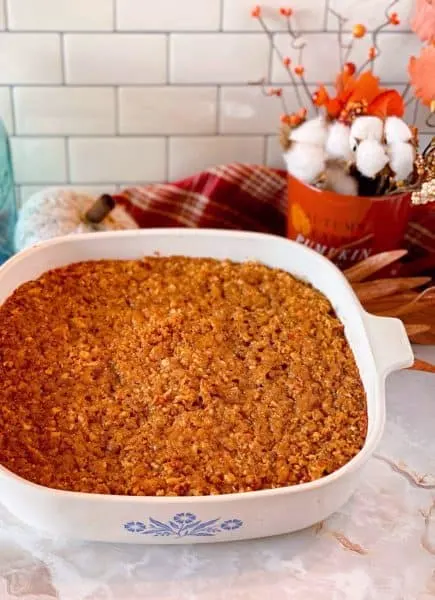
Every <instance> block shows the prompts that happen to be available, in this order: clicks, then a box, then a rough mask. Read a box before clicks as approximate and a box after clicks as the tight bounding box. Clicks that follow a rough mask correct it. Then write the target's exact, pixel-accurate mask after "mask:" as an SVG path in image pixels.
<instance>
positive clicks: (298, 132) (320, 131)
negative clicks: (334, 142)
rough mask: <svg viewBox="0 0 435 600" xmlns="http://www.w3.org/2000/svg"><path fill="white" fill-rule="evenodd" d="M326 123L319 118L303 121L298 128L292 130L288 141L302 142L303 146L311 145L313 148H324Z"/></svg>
mask: <svg viewBox="0 0 435 600" xmlns="http://www.w3.org/2000/svg"><path fill="white" fill-rule="evenodd" d="M326 134H327V130H326V123H325V121H324V120H323V119H322V118H321V117H318V118H317V119H310V120H309V121H305V122H304V123H302V125H299V127H296V128H295V129H293V130H292V131H291V133H290V136H289V139H290V140H291V141H292V142H303V143H304V144H313V145H314V146H324V144H325V140H326Z"/></svg>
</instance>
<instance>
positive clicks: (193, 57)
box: [170, 33, 269, 84]
mask: <svg viewBox="0 0 435 600" xmlns="http://www.w3.org/2000/svg"><path fill="white" fill-rule="evenodd" d="M170 48H171V51H170V74H171V75H170V80H171V83H175V84H176V83H204V84H208V83H211V84H214V83H243V82H249V81H256V80H258V79H260V78H261V77H263V76H264V75H265V74H266V71H267V64H268V58H269V44H268V41H267V38H266V36H264V35H262V34H261V33H260V34H246V35H239V34H231V33H228V34H219V33H197V34H173V35H172V36H171V44H170Z"/></svg>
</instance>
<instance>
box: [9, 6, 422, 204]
mask: <svg viewBox="0 0 435 600" xmlns="http://www.w3.org/2000/svg"><path fill="white" fill-rule="evenodd" d="M390 2H391V0H309V1H307V0H291V1H289V2H285V1H284V2H283V1H282V0H265V2H264V3H259V4H260V6H261V11H262V16H263V18H264V20H265V22H266V23H267V25H268V27H269V28H270V30H271V31H272V32H274V33H273V35H274V38H273V39H274V41H275V42H276V45H277V47H278V48H279V50H280V52H281V54H282V56H290V58H291V59H292V60H293V64H292V66H293V67H294V66H295V65H296V64H298V62H299V57H298V51H297V49H294V48H292V46H291V39H290V37H289V34H288V31H287V30H286V27H287V23H286V20H285V18H283V17H282V16H281V15H280V12H279V9H280V8H281V7H282V6H284V7H290V8H292V10H293V16H292V19H291V24H292V27H293V28H294V29H295V31H296V32H300V33H301V38H300V40H299V42H306V44H307V46H306V48H305V50H304V54H303V59H302V63H303V65H304V67H305V79H306V81H307V82H308V84H309V93H311V92H312V91H313V88H314V87H315V86H317V85H318V84H319V83H331V82H333V81H334V80H335V77H336V74H337V72H338V70H339V60H338V47H337V43H338V40H337V21H336V18H335V17H334V16H333V15H332V14H331V13H330V12H327V7H329V8H332V9H333V10H336V11H338V12H339V13H341V14H343V16H345V17H347V19H348V21H347V23H346V26H345V29H346V30H347V31H350V29H351V27H352V25H354V24H355V23H357V22H361V23H364V24H365V25H366V26H367V27H368V28H369V29H373V28H374V27H376V26H377V25H379V23H380V22H381V21H382V20H383V19H384V10H385V9H386V8H387V7H389V5H390ZM255 4H256V2H255V1H254V0H160V1H159V2H152V1H151V0H92V1H89V0H74V1H71V0H0V118H2V119H3V121H4V123H5V124H6V127H7V129H8V131H9V132H10V133H11V134H12V136H15V137H13V138H12V152H13V161H14V166H15V171H16V178H17V183H18V188H19V191H20V195H21V196H22V199H23V200H25V199H26V198H27V197H28V196H29V195H30V194H32V193H34V192H35V191H37V190H38V189H41V187H42V186H47V185H50V184H51V185H54V186H56V187H58V186H59V185H62V186H65V187H68V186H73V187H75V188H79V189H83V190H84V191H88V192H90V193H93V191H95V193H96V194H97V193H101V192H103V191H105V190H107V189H109V191H110V190H112V189H113V188H114V187H115V186H118V185H119V184H120V182H122V184H123V185H131V184H132V183H134V184H136V183H139V182H144V183H146V182H158V181H163V180H165V179H166V178H169V179H171V180H174V179H178V178H180V177H184V176H188V175H192V174H193V173H195V172H197V171H199V170H201V169H203V168H207V167H208V166H210V165H213V164H217V163H223V162H230V161H242V162H254V163H262V162H263V161H266V163H267V164H268V165H270V166H273V167H282V166H283V161H282V150H281V147H280V145H279V142H278V130H279V127H280V115H281V114H282V113H283V112H285V111H286V110H288V111H289V112H291V111H293V110H295V109H298V108H299V106H300V104H301V103H300V102H299V101H298V100H297V98H296V95H295V92H294V89H293V87H292V85H291V80H290V78H289V76H288V73H287V72H286V70H285V69H284V68H283V66H282V64H281V60H280V59H279V58H278V57H277V56H276V54H275V52H271V48H270V40H269V39H268V37H267V35H266V34H265V33H264V32H263V31H262V29H261V24H260V23H259V22H258V20H256V19H254V18H252V16H251V11H252V8H253V6H254V5H255ZM414 4H415V0H398V2H397V4H395V5H394V6H393V7H390V8H389V9H388V10H389V11H390V12H391V11H395V12H397V13H398V14H399V16H400V19H401V24H400V26H399V27H392V26H391V27H389V28H388V30H387V32H386V33H381V35H380V36H379V46H380V50H381V54H380V56H379V58H378V60H377V61H376V66H375V73H376V74H377V75H379V76H380V78H381V84H382V85H384V86H393V87H397V88H398V89H400V90H401V89H403V87H404V84H405V83H406V81H407V79H408V75H407V64H408V60H409V56H410V54H414V55H416V54H418V53H419V48H420V43H419V41H418V39H417V37H416V36H414V35H413V34H410V33H407V32H408V31H409V29H410V25H409V18H410V14H411V12H412V9H413V5H414ZM5 5H7V6H5ZM6 8H7V9H8V10H6ZM325 26H326V27H327V30H326V31H324V27H325ZM6 28H7V30H8V31H5V29H6ZM50 32H51V33H50ZM350 39H351V36H350V33H346V34H345V39H344V41H345V42H347V41H349V40H350ZM299 42H298V43H297V44H296V45H298V44H299ZM370 45H372V39H371V35H370V34H367V35H366V36H365V37H364V38H363V39H361V40H355V41H354V46H353V50H352V53H351V54H350V56H349V60H350V61H352V62H355V64H356V65H357V66H359V65H361V64H362V63H364V62H365V60H366V58H367V53H368V48H369V46H370ZM269 59H271V60H269ZM269 66H270V67H271V70H272V73H271V75H272V81H273V82H274V83H273V84H272V86H273V87H277V86H280V87H281V86H282V87H283V88H284V92H283V94H284V99H285V101H286V107H284V106H283V105H282V103H281V101H280V100H279V99H277V98H276V97H269V96H265V95H264V94H263V92H262V90H261V89H260V87H259V86H257V85H250V84H253V83H255V82H258V81H259V80H260V79H261V78H263V77H267V76H268V74H269ZM296 79H297V76H296ZM389 82H393V83H389ZM268 87H269V84H268ZM300 89H301V88H300ZM301 94H302V96H303V104H305V105H306V106H308V105H309V103H310V99H309V97H308V96H307V95H306V94H305V93H304V91H302V89H301ZM409 97H412V93H410V94H409V95H408V98H409ZM427 114H428V111H427V109H426V108H424V107H422V106H419V107H418V110H417V111H414V106H413V104H410V106H409V107H408V109H407V111H406V115H405V119H406V120H407V122H408V123H410V124H413V121H414V120H415V123H414V124H415V125H416V126H417V127H419V128H420V131H422V132H424V133H423V135H422V140H424V141H425V135H424V134H426V133H427V139H429V136H430V132H431V130H430V128H429V127H428V125H427V124H426V123H425V121H426V118H427ZM14 128H15V131H14ZM20 136H22V137H20ZM66 138H67V139H66ZM71 182H72V183H71ZM109 182H111V183H109Z"/></svg>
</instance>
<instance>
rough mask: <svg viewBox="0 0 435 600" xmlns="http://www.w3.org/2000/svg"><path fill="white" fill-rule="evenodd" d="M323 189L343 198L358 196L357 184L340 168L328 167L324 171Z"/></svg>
mask: <svg viewBox="0 0 435 600" xmlns="http://www.w3.org/2000/svg"><path fill="white" fill-rule="evenodd" d="M325 180H326V181H325V189H326V190H330V191H332V192H335V193H336V194H343V195H345V196H357V195H358V182H357V181H356V179H355V178H354V177H352V176H351V175H348V174H347V173H346V171H345V170H344V169H343V168H342V167H338V166H330V167H327V168H326V171H325Z"/></svg>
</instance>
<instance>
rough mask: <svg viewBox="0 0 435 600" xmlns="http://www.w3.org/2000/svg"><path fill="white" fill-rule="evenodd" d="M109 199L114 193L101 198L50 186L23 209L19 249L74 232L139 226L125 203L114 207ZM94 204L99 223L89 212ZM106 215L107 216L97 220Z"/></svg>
mask: <svg viewBox="0 0 435 600" xmlns="http://www.w3.org/2000/svg"><path fill="white" fill-rule="evenodd" d="M109 199H110V196H108V197H102V200H100V201H99V200H98V199H97V198H95V197H94V196H89V195H87V194H82V193H79V192H75V191H73V190H65V189H46V190H42V191H41V192H38V193H36V194H34V195H33V196H31V197H30V198H29V199H28V200H27V202H26V203H25V204H24V206H23V207H22V208H21V210H20V211H19V214H18V220H17V224H16V227H15V238H14V244H15V250H16V251H17V252H18V251H20V250H24V249H25V248H29V247H30V246H33V245H34V244H37V243H38V242H42V241H44V240H48V239H51V238H54V237H58V236H62V235H68V234H71V233H86V232H94V231H107V230H120V229H137V228H138V225H137V223H136V221H134V219H133V218H132V217H130V215H129V214H128V213H127V212H126V211H125V210H124V209H123V208H122V207H121V206H115V207H113V208H112V205H111V204H110V200H109ZM105 200H106V202H105ZM107 201H108V202H107ZM96 202H98V204H96ZM92 207H96V209H97V210H96V211H95V210H94V215H95V214H96V215H97V218H96V219H94V221H95V222H91V220H90V219H89V217H90V216H92V213H89V212H88V211H89V210H90V209H91V208H92ZM103 215H105V217H104V218H103V219H102V220H101V221H100V222H97V221H98V220H99V219H100V218H101V217H102V216H103Z"/></svg>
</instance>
